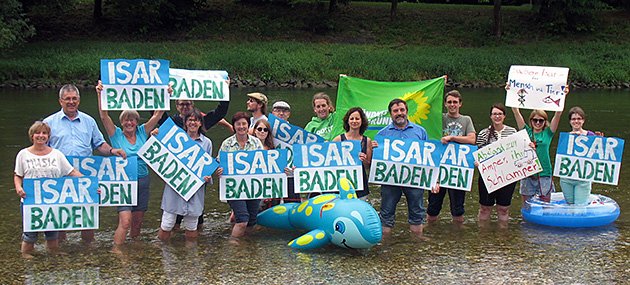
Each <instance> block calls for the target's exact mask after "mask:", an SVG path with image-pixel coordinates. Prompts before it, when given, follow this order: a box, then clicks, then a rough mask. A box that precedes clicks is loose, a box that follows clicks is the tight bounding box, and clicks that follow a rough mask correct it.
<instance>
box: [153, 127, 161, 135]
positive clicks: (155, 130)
mask: <svg viewBox="0 0 630 285" xmlns="http://www.w3.org/2000/svg"><path fill="white" fill-rule="evenodd" d="M159 133H160V130H159V129H158V128H155V129H153V130H152V131H151V135H152V136H157V134H159Z"/></svg>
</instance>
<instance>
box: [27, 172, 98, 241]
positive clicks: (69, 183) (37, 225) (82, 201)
mask: <svg viewBox="0 0 630 285" xmlns="http://www.w3.org/2000/svg"><path fill="white" fill-rule="evenodd" d="M97 191H98V180H97V179H96V177H88V176H84V177H62V178H39V179H24V192H26V197H25V198H24V208H23V212H22V214H23V217H24V219H23V227H24V231H25V232H45V231H59V230H86V229H98V223H99V218H98V217H99V216H98V208H99V205H98V201H99V196H98V192H97Z"/></svg>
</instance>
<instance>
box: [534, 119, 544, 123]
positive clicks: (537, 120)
mask: <svg viewBox="0 0 630 285" xmlns="http://www.w3.org/2000/svg"><path fill="white" fill-rule="evenodd" d="M532 122H534V124H542V123H544V122H545V119H532Z"/></svg>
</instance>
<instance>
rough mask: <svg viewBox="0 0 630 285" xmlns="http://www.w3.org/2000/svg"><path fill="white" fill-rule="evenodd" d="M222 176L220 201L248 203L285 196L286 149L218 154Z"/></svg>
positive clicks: (286, 194) (286, 192) (220, 180)
mask: <svg viewBox="0 0 630 285" xmlns="http://www.w3.org/2000/svg"><path fill="white" fill-rule="evenodd" d="M219 161H220V162H221V167H222V168H223V174H222V175H221V178H220V179H219V199H221V200H250V199H267V198H283V197H287V196H288V190H287V189H288V186H287V176H286V174H285V173H284V168H285V167H287V150H285V149H273V150H252V151H236V152H223V151H222V152H219Z"/></svg>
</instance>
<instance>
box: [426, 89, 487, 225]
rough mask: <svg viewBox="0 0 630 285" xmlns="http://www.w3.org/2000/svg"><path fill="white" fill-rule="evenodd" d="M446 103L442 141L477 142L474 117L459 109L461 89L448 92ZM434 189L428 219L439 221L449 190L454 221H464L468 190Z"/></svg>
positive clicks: (431, 194) (430, 195)
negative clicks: (462, 112)
mask: <svg viewBox="0 0 630 285" xmlns="http://www.w3.org/2000/svg"><path fill="white" fill-rule="evenodd" d="M444 105H446V109H447V112H446V113H443V114H442V129H443V131H442V135H443V136H442V139H441V141H442V143H443V144H446V143H449V142H455V143H461V144H475V140H476V136H475V133H476V132H475V127H474V126H473V122H472V119H471V118H470V117H469V116H464V115H462V114H460V113H459V109H460V108H461V107H462V95H461V94H460V93H459V91H457V90H452V91H450V92H448V93H446V96H445V98H444ZM434 190H437V191H431V193H430V194H429V206H428V208H427V215H428V217H427V221H429V222H433V221H437V219H438V215H439V214H440V211H441V210H442V203H443V202H444V196H445V195H446V193H447V192H448V197H449V200H450V202H451V203H450V204H451V215H452V216H453V222H458V223H463V222H464V200H465V199H466V191H463V190H455V189H450V188H446V187H440V189H439V190H438V189H434Z"/></svg>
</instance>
